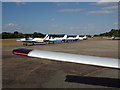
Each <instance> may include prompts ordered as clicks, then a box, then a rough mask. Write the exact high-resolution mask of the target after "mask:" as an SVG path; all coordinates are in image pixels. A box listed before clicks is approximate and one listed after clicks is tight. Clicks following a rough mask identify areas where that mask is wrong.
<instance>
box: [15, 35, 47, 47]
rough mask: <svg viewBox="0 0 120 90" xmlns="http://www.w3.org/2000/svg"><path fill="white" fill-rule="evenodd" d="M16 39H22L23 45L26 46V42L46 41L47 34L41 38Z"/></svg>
mask: <svg viewBox="0 0 120 90" xmlns="http://www.w3.org/2000/svg"><path fill="white" fill-rule="evenodd" d="M16 41H22V42H24V43H23V45H26V46H27V45H28V43H32V44H33V45H34V43H42V42H48V41H49V36H48V34H47V35H46V36H45V37H44V38H43V39H42V38H22V39H20V40H16Z"/></svg>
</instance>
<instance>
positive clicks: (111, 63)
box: [12, 48, 120, 69]
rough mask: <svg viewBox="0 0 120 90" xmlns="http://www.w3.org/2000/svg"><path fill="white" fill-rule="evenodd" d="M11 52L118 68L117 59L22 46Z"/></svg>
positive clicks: (119, 67)
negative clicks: (24, 47)
mask: <svg viewBox="0 0 120 90" xmlns="http://www.w3.org/2000/svg"><path fill="white" fill-rule="evenodd" d="M12 53H13V54H15V55H24V56H29V57H37V58H45V59H51V60H57V61H65V62H74V63H81V64H88V65H96V66H102V67H110V68H118V69H120V66H119V64H120V62H119V59H112V58H105V57H96V56H86V55H77V54H68V53H60V52H51V51H43V50H35V49H23V48H19V49H15V50H13V51H12Z"/></svg>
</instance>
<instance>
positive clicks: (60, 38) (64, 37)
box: [54, 35, 67, 40]
mask: <svg viewBox="0 0 120 90" xmlns="http://www.w3.org/2000/svg"><path fill="white" fill-rule="evenodd" d="M66 38H67V35H64V36H63V37H55V38H54V39H55V40H64V39H66Z"/></svg>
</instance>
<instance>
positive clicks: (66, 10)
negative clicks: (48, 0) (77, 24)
mask: <svg viewBox="0 0 120 90" xmlns="http://www.w3.org/2000/svg"><path fill="white" fill-rule="evenodd" d="M82 10H83V9H81V8H78V9H60V10H58V12H68V13H71V12H74V13H76V12H80V11H82Z"/></svg>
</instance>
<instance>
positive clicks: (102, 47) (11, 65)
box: [2, 40, 120, 88]
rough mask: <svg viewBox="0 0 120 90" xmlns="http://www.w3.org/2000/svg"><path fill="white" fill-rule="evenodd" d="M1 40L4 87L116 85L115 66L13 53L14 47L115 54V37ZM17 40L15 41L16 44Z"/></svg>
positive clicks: (116, 47)
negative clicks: (36, 42)
mask: <svg viewBox="0 0 120 90" xmlns="http://www.w3.org/2000/svg"><path fill="white" fill-rule="evenodd" d="M14 43H15V44H13V40H11V41H10V42H9V43H7V42H6V41H3V48H2V70H3V71H2V83H3V84H2V86H3V88H119V87H120V86H119V85H118V84H119V83H118V81H119V75H118V71H119V70H118V69H113V68H105V67H97V66H92V65H84V64H77V63H68V62H61V61H55V60H49V59H42V58H30V57H26V56H19V55H13V54H12V53H11V52H12V50H13V49H16V48H29V49H39V50H47V51H56V52H66V53H74V54H82V55H90V56H99V57H109V58H118V41H117V40H85V41H78V42H69V43H60V42H59V43H55V44H48V45H43V44H42V45H35V46H31V45H30V46H22V43H20V42H19V43H18V42H14ZM17 43H18V44H17Z"/></svg>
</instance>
